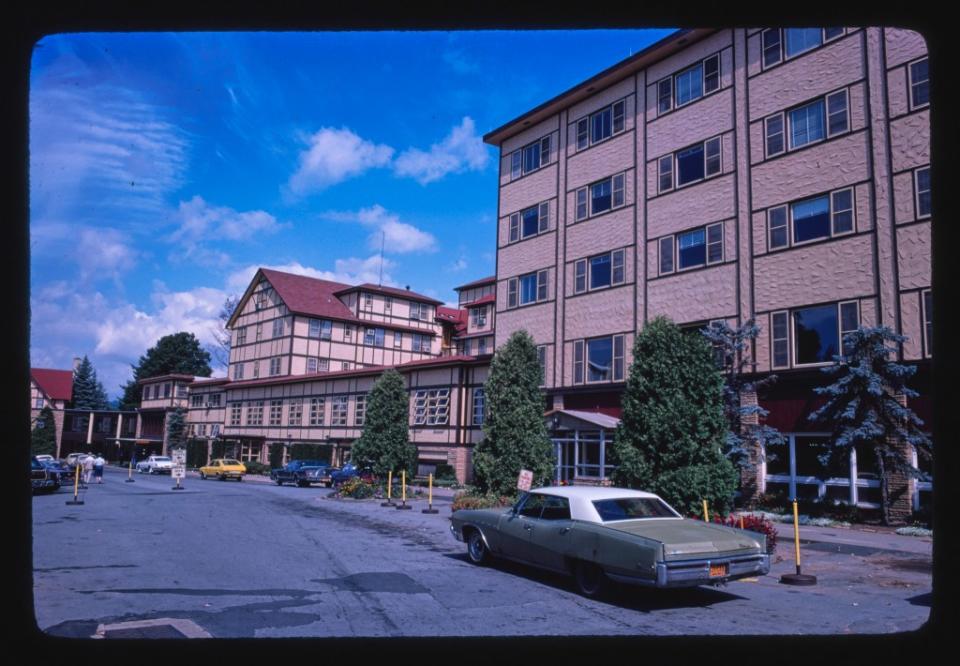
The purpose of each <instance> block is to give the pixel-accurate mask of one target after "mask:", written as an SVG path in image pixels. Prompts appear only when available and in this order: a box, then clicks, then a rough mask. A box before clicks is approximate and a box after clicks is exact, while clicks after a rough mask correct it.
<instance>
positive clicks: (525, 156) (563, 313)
mask: <svg viewBox="0 0 960 666" xmlns="http://www.w3.org/2000/svg"><path fill="white" fill-rule="evenodd" d="M928 86H929V82H928V77H927V53H926V45H925V43H924V40H923V38H922V37H921V36H920V35H918V34H917V33H914V32H911V31H907V30H899V29H891V28H867V29H862V28H812V29H760V28H749V29H724V30H685V31H679V32H677V33H674V34H673V35H671V36H669V37H668V38H666V39H664V40H662V41H660V42H658V43H657V44H654V45H653V46H651V47H650V48H648V49H646V50H645V51H643V52H641V53H638V54H636V55H634V56H631V57H630V58H629V59H627V60H624V61H623V62H621V63H619V64H617V65H614V66H613V67H611V68H609V69H607V70H605V71H603V72H601V73H600V74H598V75H596V76H594V77H592V78H591V79H589V80H587V81H585V82H583V83H581V84H579V85H577V86H575V87H574V88H572V89H570V90H568V91H567V92H565V93H562V94H561V95H559V96H557V97H555V98H553V99H551V100H549V101H547V102H545V103H544V104H541V105H540V106H538V107H536V108H535V109H532V110H531V111H529V112H527V113H525V114H523V115H521V116H520V117H518V118H516V119H514V120H512V121H510V122H509V123H507V124H505V125H503V126H502V127H500V128H498V129H496V130H494V131H492V132H490V133H488V134H487V135H486V136H485V137H484V140H485V141H486V142H487V143H489V144H491V145H493V146H496V147H497V148H499V150H500V170H499V197H498V201H499V210H498V220H499V224H498V233H497V271H496V318H497V326H496V333H495V344H496V346H499V345H501V344H502V343H503V342H504V341H505V340H506V339H507V338H508V337H509V336H510V334H511V333H513V332H514V331H516V330H518V329H520V328H525V329H527V330H528V331H529V332H530V333H531V334H532V335H533V337H534V340H535V341H536V342H537V344H538V345H539V346H540V348H541V349H542V350H543V352H542V353H543V355H544V357H545V382H546V383H545V389H546V391H547V393H548V395H549V396H550V397H551V398H552V404H553V407H554V409H555V410H557V411H558V413H561V414H562V413H563V412H569V411H575V412H576V411H579V412H594V413H602V414H607V415H610V416H618V415H619V413H620V395H621V393H622V390H623V386H624V381H625V379H626V373H627V369H628V368H629V365H630V362H631V348H632V345H633V341H634V338H635V336H636V334H637V333H638V332H639V331H641V330H642V329H643V326H644V324H645V323H646V322H648V321H650V320H651V319H653V318H654V317H657V316H665V317H668V318H669V319H671V320H672V321H674V322H676V323H677V324H679V325H681V326H682V327H690V328H698V327H700V326H703V325H706V324H708V323H709V322H711V321H716V320H722V321H726V322H728V323H729V324H730V325H732V326H736V325H738V324H740V323H742V322H744V321H746V320H748V319H750V318H755V319H756V321H757V323H758V324H759V325H760V326H761V333H760V337H759V338H758V339H757V341H756V344H755V346H754V348H753V349H751V350H750V354H751V358H752V362H753V364H754V365H753V369H754V372H755V373H756V374H757V375H758V376H764V375H767V374H769V373H776V374H777V375H778V377H779V381H778V383H777V385H776V389H775V391H773V392H771V393H769V394H766V395H761V396H759V402H760V404H761V406H763V407H765V408H766V409H768V410H770V416H769V418H768V422H769V423H770V424H771V425H774V426H776V427H778V428H779V429H780V430H781V431H782V432H784V433H785V434H786V435H787V436H788V439H789V442H790V444H789V447H788V450H784V451H780V452H778V453H777V455H776V456H767V459H768V460H771V461H772V460H773V459H774V457H776V460H777V461H778V462H776V463H772V466H771V467H770V468H766V464H765V463H761V466H760V469H759V488H758V490H759V491H760V492H763V491H765V490H767V491H769V490H775V489H777V488H784V489H786V488H787V487H789V488H790V490H791V491H795V492H796V493H797V494H799V496H801V497H817V496H819V497H827V498H837V499H844V500H846V501H850V500H852V501H853V502H855V503H860V504H868V505H869V504H873V503H876V502H877V501H878V500H879V489H878V485H879V484H878V482H877V480H876V469H875V468H874V463H873V459H872V458H873V457H872V455H867V452H861V453H860V455H859V459H858V456H857V455H856V452H855V453H854V454H853V455H852V456H851V459H850V460H849V461H848V464H847V465H846V466H844V468H843V469H829V470H828V469H825V468H824V467H823V466H822V465H820V464H819V461H818V459H817V456H816V454H817V453H819V449H820V447H821V446H822V445H823V444H824V442H825V433H823V432H820V431H818V429H817V428H816V427H814V426H812V425H811V424H810V423H809V422H808V421H807V419H806V416H807V415H808V414H809V413H810V411H812V410H813V409H815V408H816V406H817V405H818V404H821V403H820V402H819V401H818V400H817V399H816V398H815V396H814V394H813V392H812V388H813V387H814V386H817V385H823V384H824V380H823V379H822V375H821V373H820V372H819V369H820V368H821V367H824V366H826V365H829V363H830V361H831V358H832V356H833V355H834V354H836V353H839V351H840V347H841V341H842V336H843V334H844V333H845V332H847V331H849V330H853V329H855V328H857V327H858V326H859V325H880V324H883V325H887V326H889V327H891V328H892V329H894V330H895V331H897V332H900V333H903V334H904V335H906V336H908V337H909V342H908V343H907V344H906V345H904V347H903V350H902V360H903V361H905V362H908V363H914V364H916V365H918V366H919V370H920V371H919V373H918V376H917V381H916V386H915V388H917V389H918V390H919V391H920V393H921V397H920V398H919V399H917V400H914V401H911V407H912V408H914V410H915V411H917V413H918V414H919V415H920V416H921V418H924V420H926V421H927V422H928V423H929V419H930V417H931V416H932V414H931V409H930V391H931V382H930V372H929V368H930V363H931V336H930V333H931V328H932V327H931V321H932V312H931V302H932V300H931V291H930V289H931V245H930V238H931V233H930V229H931V224H932V217H931V210H930V129H929V128H930V122H929V92H928V90H929V89H928ZM564 416H565V418H566V416H567V415H564ZM566 420H569V419H566ZM593 421H596V419H593ZM598 427H599V426H596V425H595V424H594V430H596V429H597V428H598ZM562 434H563V437H561V436H560V435H559V434H558V435H557V437H556V438H555V439H556V441H557V442H558V443H557V446H558V453H560V454H562V453H563V451H562V450H561V443H560V440H563V441H564V442H566V441H567V440H568V439H569V437H567V436H566V433H562ZM596 439H601V440H602V439H603V438H602V437H601V438H594V440H596ZM591 446H593V445H591ZM574 448H576V447H574ZM595 449H596V447H595V446H593V448H591V449H590V450H587V448H583V450H579V451H574V452H571V454H570V456H571V457H572V459H575V460H590V461H596V460H599V459H600V458H603V457H604V451H603V447H602V446H601V447H600V450H596V451H595ZM770 453H772V452H770ZM561 460H562V462H561V466H562V467H563V469H565V470H569V474H571V475H574V476H577V477H581V476H582V477H584V478H588V477H596V476H600V477H602V476H603V474H602V473H600V472H596V471H595V470H597V469H601V468H598V467H597V466H596V463H591V466H590V467H588V466H586V465H582V469H578V467H577V465H575V464H572V463H571V464H567V463H566V462H565V461H564V459H563V456H562V455H561ZM566 473H567V472H564V474H566ZM911 484H912V485H911V488H910V493H909V495H910V497H911V498H912V501H913V502H914V503H915V504H918V503H920V502H921V501H925V495H929V493H926V494H924V491H926V490H929V484H917V482H915V481H911Z"/></svg>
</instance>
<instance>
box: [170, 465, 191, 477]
mask: <svg viewBox="0 0 960 666" xmlns="http://www.w3.org/2000/svg"><path fill="white" fill-rule="evenodd" d="M170 476H171V477H173V478H174V479H183V478H186V476H187V468H186V467H184V466H183V465H174V467H173V469H172V470H170Z"/></svg>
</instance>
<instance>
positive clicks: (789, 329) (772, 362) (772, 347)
mask: <svg viewBox="0 0 960 666" xmlns="http://www.w3.org/2000/svg"><path fill="white" fill-rule="evenodd" d="M777 315H783V316H784V317H785V318H786V320H787V322H786V330H787V337H786V338H775V337H773V336H774V323H773V318H774V317H776V316H777ZM792 328H793V327H792V326H791V325H790V311H789V310H777V311H775V312H771V313H770V368H771V369H776V368H789V367H790V357H791V354H790V350H791V349H792V347H793V345H792V344H791V338H792V337H793V336H792ZM784 339H786V342H787V362H786V364H784V365H777V362H776V358H777V354H776V345H777V342H778V341H780V340H784Z"/></svg>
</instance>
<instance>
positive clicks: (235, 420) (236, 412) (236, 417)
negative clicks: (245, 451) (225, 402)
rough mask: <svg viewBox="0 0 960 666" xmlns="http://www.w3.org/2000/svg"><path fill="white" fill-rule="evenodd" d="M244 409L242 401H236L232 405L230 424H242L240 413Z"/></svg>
mask: <svg viewBox="0 0 960 666" xmlns="http://www.w3.org/2000/svg"><path fill="white" fill-rule="evenodd" d="M242 409H243V405H242V403H239V402H235V403H233V404H231V405H230V425H232V426H238V425H240V414H241V410H242Z"/></svg>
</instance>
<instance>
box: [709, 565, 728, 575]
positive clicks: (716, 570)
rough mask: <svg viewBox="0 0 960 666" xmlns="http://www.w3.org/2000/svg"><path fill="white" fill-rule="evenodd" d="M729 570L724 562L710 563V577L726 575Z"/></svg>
mask: <svg viewBox="0 0 960 666" xmlns="http://www.w3.org/2000/svg"><path fill="white" fill-rule="evenodd" d="M728 571H729V569H728V567H727V565H726V564H711V565H710V577H711V578H716V577H717V576H726V575H727V572H728Z"/></svg>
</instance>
